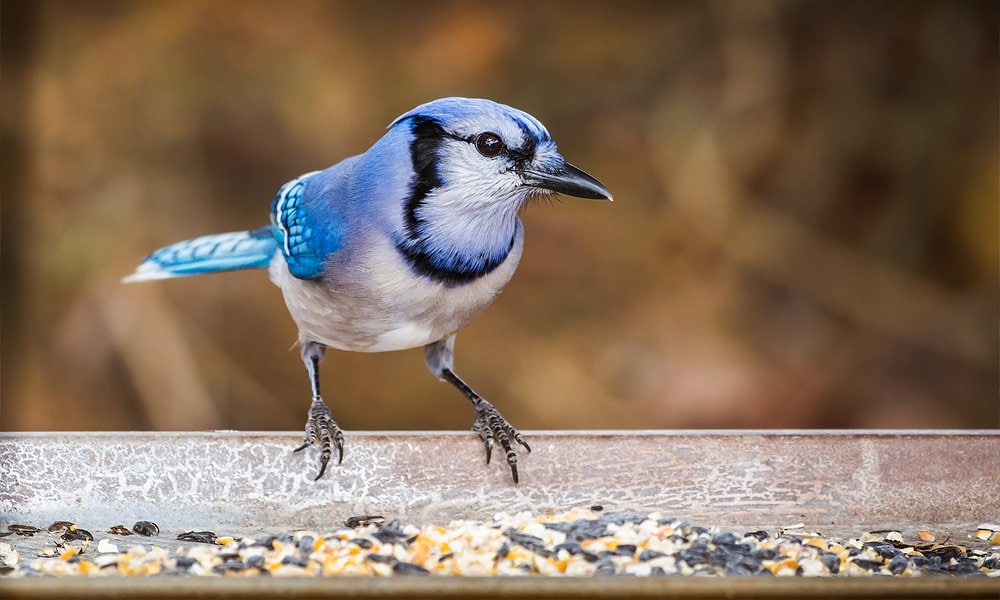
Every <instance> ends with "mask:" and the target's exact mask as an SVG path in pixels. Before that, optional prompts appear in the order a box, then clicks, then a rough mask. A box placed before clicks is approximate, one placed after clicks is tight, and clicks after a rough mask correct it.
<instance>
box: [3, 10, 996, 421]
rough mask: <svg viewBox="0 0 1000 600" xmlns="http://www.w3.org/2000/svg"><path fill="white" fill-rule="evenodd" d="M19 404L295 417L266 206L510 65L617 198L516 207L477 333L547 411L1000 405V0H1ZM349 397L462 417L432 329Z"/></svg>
mask: <svg viewBox="0 0 1000 600" xmlns="http://www.w3.org/2000/svg"><path fill="white" fill-rule="evenodd" d="M2 11H3V12H2V27H3V32H2V44H3V45H2V53H0V55H2V60H3V65H2V70H3V85H2V92H0V93H2V97H3V111H2V113H3V114H2V126H3V131H2V134H3V138H2V145H3V151H2V168H3V171H2V178H0V181H2V186H3V189H2V197H3V205H2V210H3V213H2V216H3V220H2V260H3V265H2V268H3V271H2V275H3V278H2V282H3V290H2V303H3V304H2V318H3V323H2V336H3V337H2V343H3V347H2V360H3V365H2V366H3V377H2V386H3V388H2V394H0V402H2V406H0V427H2V428H3V429H4V430H89V429H97V430H129V429H139V430H163V429H207V428H232V429H251V430H253V429H266V430H300V429H301V427H302V426H303V423H304V419H305V414H306V409H307V407H308V404H309V388H308V383H307V378H306V374H305V369H304V368H303V366H302V364H301V362H300V360H299V356H298V353H297V351H294V350H292V351H289V348H290V347H291V346H292V344H293V343H294V342H295V339H296V332H295V328H294V325H293V323H292V321H291V319H290V317H289V316H288V314H287V313H286V311H285V308H284V305H283V303H282V299H281V294H280V293H279V291H278V290H277V289H276V288H274V287H273V286H272V285H271V283H270V282H269V281H268V280H267V276H266V273H264V272H262V271H247V272H238V273H230V274H222V275H216V276H213V277H205V278H188V279H178V280H171V281H165V282H157V283H151V284H142V285H128V286H126V285H122V284H121V283H120V279H121V278H122V277H123V276H124V275H127V274H128V273H130V272H131V271H132V270H133V269H134V268H135V266H136V265H137V264H138V263H139V262H140V261H141V260H142V258H143V257H144V256H145V255H146V254H148V253H149V252H150V251H151V250H153V249H155V248H157V247H159V246H162V245H165V244H168V243H171V242H174V241H178V240H181V239H186V238H190V237H195V236H198V235H203V234H208V233H215V232H223V231H232V230H241V229H251V228H256V227H258V226H261V225H263V224H265V223H266V222H267V218H268V216H267V215H268V208H269V204H270V201H271V198H272V197H273V195H274V193H275V191H276V190H277V189H278V187H279V186H280V185H281V184H282V183H284V182H285V181H286V180H288V179H290V178H292V177H295V176H297V175H299V174H301V173H303V172H306V171H310V170H314V169H320V168H324V167H326V166H327V165H329V164H332V163H334V162H337V161H339V160H341V159H342V158H344V157H347V156H350V155H353V154H357V153H359V152H362V151H364V150H365V149H366V148H367V147H368V146H369V145H370V144H372V143H373V142H374V141H375V140H376V139H377V138H378V137H379V136H381V135H382V132H383V130H384V128H385V126H386V125H387V124H388V123H389V122H390V121H391V120H392V119H393V118H394V117H396V116H397V115H399V114H400V113H402V112H404V111H406V110H408V109H410V108H411V107H413V106H416V105H417V104H420V103H423V102H426V101H428V100H431V99H434V98H438V97H442V96H449V95H463V96H477V97H488V98H492V99H494V100H497V101H501V102H504V103H507V104H510V105H513V106H516V107H519V108H522V109H524V110H526V111H528V112H530V113H532V114H534V115H535V116H537V117H538V118H539V119H540V120H541V121H542V122H543V123H545V124H546V125H547V126H548V128H549V130H550V131H551V133H552V135H553V136H554V138H555V140H556V141H557V142H558V144H559V147H560V149H561V150H562V152H563V153H564V154H565V156H567V157H568V159H569V160H571V161H572V162H573V163H575V164H577V165H578V166H580V167H582V168H584V169H585V170H587V171H589V172H590V173H592V174H594V175H595V176H597V177H598V178H599V179H601V181H603V182H604V183H605V184H607V186H608V187H609V188H610V189H611V190H612V191H613V193H614V195H615V202H614V204H609V203H597V202H590V201H583V200H576V199H566V200H563V201H560V202H556V203H554V204H553V205H551V206H546V205H544V204H543V205H539V206H533V207H531V208H529V209H528V210H527V211H526V212H525V214H524V221H525V226H526V233H527V237H526V245H525V253H524V259H523V261H522V263H521V266H520V269H519V271H518V273H517V275H516V277H515V278H514V280H513V281H512V282H511V284H510V285H509V286H508V287H507V288H506V290H505V292H504V293H503V294H502V295H501V297H500V298H499V299H498V300H497V301H496V302H495V303H494V304H493V305H492V306H491V307H490V308H489V309H488V310H487V311H486V312H485V313H484V314H483V315H482V316H481V317H480V318H479V319H478V320H477V321H475V322H474V323H473V324H472V325H471V326H470V327H468V328H467V329H466V330H464V331H463V332H462V334H461V335H460V336H459V338H458V345H457V350H458V352H457V361H458V362H457V367H458V369H457V370H458V372H459V373H460V374H461V375H462V376H463V377H464V378H465V379H466V380H468V381H469V382H470V383H471V384H472V385H473V386H474V387H476V388H477V389H478V390H479V391H480V392H481V393H483V395H485V396H486V397H487V398H489V399H491V400H492V401H493V402H494V403H495V404H497V405H498V406H499V407H500V408H501V410H502V411H503V413H504V414H505V415H506V416H507V418H508V419H509V420H510V421H511V422H513V423H514V424H515V425H516V426H518V427H520V428H523V429H574V428H594V429H597V428H686V427H697V428H778V427H782V428H785V427H804V428H808V427H968V428H993V427H998V426H1000V403H998V368H1000V367H998V364H1000V358H998V302H1000V297H998V229H1000V225H998V203H1000V202H998V198H1000V187H998V165H1000V153H998V128H1000V124H998V111H1000V108H998V69H1000V65H998V53H1000V48H998V22H1000V18H998V5H997V3H996V2H971V1H966V2H805V1H796V2H766V1H754V2H722V3H710V2H708V3H704V2H662V1H655V2H653V1H651V2H534V1H513V2H502V3H500V2H474V1H462V2H421V3H417V2H377V3H376V2H306V1H294V2H282V3H276V2H254V1H247V2H217V1H206V0H176V1H170V2H164V1H148V2H105V1H88V2H77V1H65V2H62V1H32V2H11V1H7V0H5V1H4V3H3V5H2ZM322 376H323V383H324V391H325V395H326V398H327V400H328V402H329V404H330V405H331V407H332V409H333V412H334V416H335V418H336V419H337V420H338V422H339V423H340V425H341V426H342V427H344V429H347V430H371V429H375V430H378V429H411V430H422V429H465V428H467V427H469V426H470V424H471V420H472V412H471V409H470V406H469V403H468V402H467V401H466V400H465V399H464V398H463V397H462V396H461V395H459V394H458V393H457V392H456V391H455V390H453V389H451V388H450V386H448V385H446V384H442V383H439V382H437V381H436V380H435V379H434V378H433V377H431V376H430V375H429V374H428V373H427V371H426V370H425V367H424V360H423V355H422V352H421V351H419V350H410V351H404V352H394V353H386V354H373V355H362V354H352V353H344V352H337V351H331V352H330V353H328V354H327V359H326V361H325V363H324V364H323V367H322Z"/></svg>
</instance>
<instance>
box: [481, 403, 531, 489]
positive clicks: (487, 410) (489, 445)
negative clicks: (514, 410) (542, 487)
mask: <svg viewBox="0 0 1000 600" xmlns="http://www.w3.org/2000/svg"><path fill="white" fill-rule="evenodd" d="M472 430H473V431H475V432H476V433H478V434H479V437H480V439H482V440H483V445H484V446H486V464H490V459H491V458H492V457H493V443H494V442H499V443H500V446H501V447H502V448H503V449H504V452H506V453H507V466H509V467H510V474H511V476H513V478H514V483H517V453H516V452H515V451H514V449H513V448H512V447H511V440H513V441H514V442H517V443H518V444H520V445H521V446H524V449H525V450H527V451H528V452H531V446H528V443H527V442H525V441H524V436H522V435H521V434H520V432H518V430H516V429H514V427H513V426H512V425H511V424H510V423H508V422H507V419H504V418H503V416H502V415H501V414H500V411H499V410H497V408H496V407H495V406H493V405H492V404H490V403H489V402H487V401H486V400H482V399H480V401H479V402H478V403H477V404H476V420H475V422H473V424H472Z"/></svg>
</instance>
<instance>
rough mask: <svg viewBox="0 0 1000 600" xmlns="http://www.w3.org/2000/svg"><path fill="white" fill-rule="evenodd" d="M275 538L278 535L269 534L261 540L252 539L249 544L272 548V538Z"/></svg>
mask: <svg viewBox="0 0 1000 600" xmlns="http://www.w3.org/2000/svg"><path fill="white" fill-rule="evenodd" d="M276 539H278V536H276V535H269V536H267V537H266V538H264V539H262V540H256V541H254V542H253V543H252V544H250V547H255V546H259V547H261V548H267V549H268V550H274V540H276Z"/></svg>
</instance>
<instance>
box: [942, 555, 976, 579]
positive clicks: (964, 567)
mask: <svg viewBox="0 0 1000 600" xmlns="http://www.w3.org/2000/svg"><path fill="white" fill-rule="evenodd" d="M941 570H942V571H945V572H946V573H956V574H960V575H971V574H972V573H979V572H980V571H979V566H978V565H977V564H976V561H975V560H973V559H971V558H967V557H964V556H963V557H961V558H958V559H955V562H954V563H949V564H946V565H944V566H942V567H941Z"/></svg>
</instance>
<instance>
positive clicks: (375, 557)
mask: <svg viewBox="0 0 1000 600" xmlns="http://www.w3.org/2000/svg"><path fill="white" fill-rule="evenodd" d="M368 560H370V561H372V562H377V563H393V562H396V559H395V558H393V557H391V556H388V555H386V554H375V553H374V552H373V553H371V554H369V555H368Z"/></svg>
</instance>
